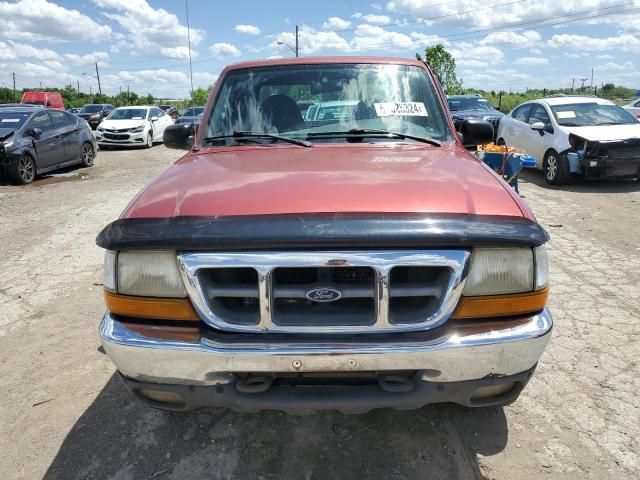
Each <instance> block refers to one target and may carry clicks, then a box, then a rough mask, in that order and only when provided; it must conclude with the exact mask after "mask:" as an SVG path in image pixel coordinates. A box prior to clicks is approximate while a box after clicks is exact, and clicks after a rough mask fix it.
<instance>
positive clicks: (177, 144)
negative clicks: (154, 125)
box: [162, 123, 195, 150]
mask: <svg viewBox="0 0 640 480" xmlns="http://www.w3.org/2000/svg"><path fill="white" fill-rule="evenodd" d="M194 137H195V129H194V128H193V123H175V124H173V125H169V126H168V127H167V128H165V130H164V135H163V136H162V140H163V142H164V146H165V147H167V148H175V149H178V150H189V149H190V148H191V147H192V146H193V140H194Z"/></svg>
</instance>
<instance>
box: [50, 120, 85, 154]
mask: <svg viewBox="0 0 640 480" xmlns="http://www.w3.org/2000/svg"><path fill="white" fill-rule="evenodd" d="M49 115H50V116H51V120H53V126H54V128H55V129H56V131H57V132H58V135H60V137H61V138H62V144H63V147H64V160H62V161H64V162H68V161H70V160H74V159H78V158H80V150H81V148H82V135H81V132H82V129H81V126H80V125H79V124H78V122H76V119H75V118H74V117H73V115H69V114H68V113H66V112H61V111H59V110H51V111H50V112H49Z"/></svg>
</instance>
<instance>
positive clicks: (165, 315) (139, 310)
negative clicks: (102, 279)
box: [104, 291, 200, 321]
mask: <svg viewBox="0 0 640 480" xmlns="http://www.w3.org/2000/svg"><path fill="white" fill-rule="evenodd" d="M104 299H105V303H106V304H107V309H108V310H109V311H110V312H111V313H115V314H116V315H124V316H127V317H136V318H151V319H155V320H186V321H199V320H200V317H199V316H198V314H197V312H196V311H195V310H194V308H193V305H191V301H190V300H189V299H188V298H153V297H133V296H129V295H116V294H115V293H111V292H107V291H105V292H104Z"/></svg>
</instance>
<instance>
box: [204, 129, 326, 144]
mask: <svg viewBox="0 0 640 480" xmlns="http://www.w3.org/2000/svg"><path fill="white" fill-rule="evenodd" d="M227 138H235V139H238V140H240V139H251V138H271V139H272V140H279V141H281V142H287V143H292V144H294V145H300V146H301V147H312V146H313V144H312V143H311V142H307V141H306V140H298V139H296V138H289V137H281V136H280V135H272V134H271V133H263V132H249V131H246V130H235V131H234V132H233V133H232V134H231V135H217V136H215V137H206V138H205V139H204V141H205V142H215V141H216V140H224V139H227Z"/></svg>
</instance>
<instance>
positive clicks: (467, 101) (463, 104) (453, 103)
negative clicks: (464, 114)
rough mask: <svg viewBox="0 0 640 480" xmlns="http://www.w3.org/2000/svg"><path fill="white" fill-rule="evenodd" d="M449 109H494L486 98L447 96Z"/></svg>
mask: <svg viewBox="0 0 640 480" xmlns="http://www.w3.org/2000/svg"><path fill="white" fill-rule="evenodd" d="M447 103H448V104H449V110H451V111H452V112H455V111H456V110H495V109H494V108H493V105H491V104H490V103H489V100H487V99H486V98H481V97H477V98H447Z"/></svg>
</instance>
